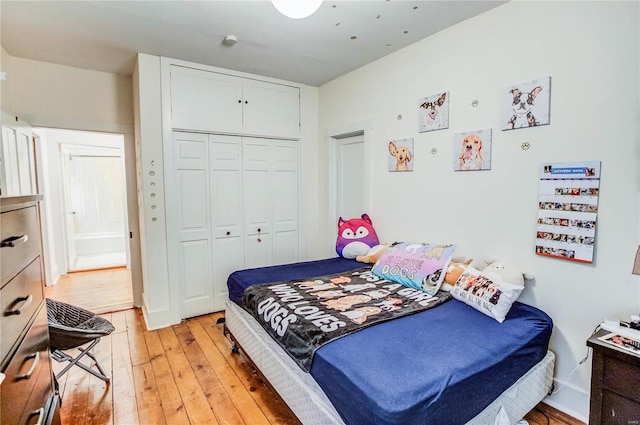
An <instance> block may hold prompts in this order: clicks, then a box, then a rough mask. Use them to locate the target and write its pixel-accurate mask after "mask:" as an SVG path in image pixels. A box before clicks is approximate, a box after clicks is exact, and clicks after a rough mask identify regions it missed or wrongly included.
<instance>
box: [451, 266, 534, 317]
mask: <svg viewBox="0 0 640 425" xmlns="http://www.w3.org/2000/svg"><path fill="white" fill-rule="evenodd" d="M523 289H524V286H522V285H516V284H514V283H509V282H507V281H505V280H504V279H502V278H501V277H500V275H498V274H497V273H492V272H488V273H485V272H481V271H480V270H478V269H475V268H473V267H471V266H468V267H467V269H466V270H465V272H464V273H462V275H461V276H460V278H459V279H458V281H457V282H456V284H455V285H454V286H453V289H452V290H451V295H452V296H453V298H455V299H457V300H460V301H462V302H463V303H465V304H467V305H469V306H471V307H473V308H475V309H476V310H478V311H479V312H481V313H484V314H486V315H487V316H489V317H493V318H494V319H496V320H497V321H498V322H500V323H502V322H504V319H505V317H506V316H507V313H509V310H510V309H511V305H512V304H513V303H514V302H515V301H516V300H517V299H518V297H519V296H520V293H522V290H523Z"/></svg>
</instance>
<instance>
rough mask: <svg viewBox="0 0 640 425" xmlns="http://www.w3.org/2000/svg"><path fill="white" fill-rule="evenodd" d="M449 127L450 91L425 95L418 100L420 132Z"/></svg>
mask: <svg viewBox="0 0 640 425" xmlns="http://www.w3.org/2000/svg"><path fill="white" fill-rule="evenodd" d="M443 128H449V92H444V93H442V92H441V93H438V94H434V95H433V96H428V97H423V98H422V99H420V100H419V101H418V132H420V133H424V132H426V131H433V130H441V129H443Z"/></svg>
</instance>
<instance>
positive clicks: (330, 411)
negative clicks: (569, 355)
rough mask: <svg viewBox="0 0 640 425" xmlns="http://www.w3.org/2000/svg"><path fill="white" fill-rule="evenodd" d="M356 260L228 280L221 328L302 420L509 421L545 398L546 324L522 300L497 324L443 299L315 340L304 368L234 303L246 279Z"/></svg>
mask: <svg viewBox="0 0 640 425" xmlns="http://www.w3.org/2000/svg"><path fill="white" fill-rule="evenodd" d="M362 266H363V264H362V263H358V262H356V261H353V260H347V259H344V258H331V259H325V260H319V261H311V262H302V263H295V264H287V265H282V266H272V267H263V268H258V269H246V270H240V271H236V272H234V273H232V274H231V275H230V276H229V278H228V282H227V286H228V289H229V300H228V301H227V304H226V314H225V318H226V327H227V330H228V331H229V333H230V334H231V337H232V338H233V340H234V341H236V342H237V343H238V345H239V346H240V347H241V348H242V351H243V352H245V354H246V355H247V356H248V357H249V358H250V360H251V361H252V362H253V363H254V364H255V365H256V367H257V368H258V369H259V370H260V372H261V373H262V374H263V375H264V376H265V378H266V379H267V380H268V381H269V383H270V384H271V386H272V387H273V388H274V389H275V390H276V391H277V392H278V393H279V394H280V396H281V397H282V398H283V399H284V401H285V402H286V403H287V404H288V405H289V407H290V408H291V409H292V411H293V412H294V413H295V414H296V416H297V417H298V418H299V419H300V420H301V422H302V423H304V424H334V423H335V424H342V423H346V424H399V423H402V424H414V423H415V424H464V423H471V424H494V423H500V424H504V423H516V422H517V421H518V420H519V419H521V418H522V417H523V416H524V415H525V414H526V413H527V412H528V411H530V410H531V409H532V408H533V407H534V406H535V405H536V404H537V403H538V402H539V401H540V400H542V399H543V398H544V397H545V396H546V395H547V394H548V392H549V391H550V389H551V385H552V378H553V366H554V359H555V358H554V355H553V353H552V352H551V351H549V350H548V344H549V338H550V336H551V330H552V327H553V323H552V320H551V318H550V317H549V316H548V315H546V314H545V313H544V312H542V311H541V310H539V309H537V308H535V307H532V306H529V305H526V304H523V303H519V302H515V303H514V304H513V306H512V307H511V310H510V311H509V313H508V315H507V318H506V320H505V321H504V322H503V323H499V322H497V321H496V320H494V319H492V318H490V317H488V316H486V315H485V314H482V313H480V312H478V311H477V310H475V309H473V308H471V307H469V306H468V305H466V304H464V303H462V302H460V301H458V300H456V299H450V300H448V301H446V302H444V303H442V304H440V305H438V306H437V307H435V308H430V309H428V310H425V311H420V312H417V313H414V314H410V315H407V316H404V317H401V318H398V319H394V320H390V321H386V322H383V323H379V324H376V325H375V326H371V327H367V328H364V329H362V330H360V331H358V332H355V333H352V334H349V335H347V336H344V337H341V338H339V339H336V340H334V341H332V342H330V343H328V344H326V345H323V346H321V347H320V348H319V349H317V351H316V352H315V355H314V357H313V362H312V364H311V367H310V371H309V372H308V373H307V372H305V371H304V370H303V369H301V368H300V367H299V364H298V363H296V362H295V361H294V360H293V359H292V357H291V356H290V355H289V354H287V353H286V352H285V351H284V350H283V349H282V347H281V345H280V344H279V343H277V342H276V341H275V340H274V339H273V338H271V337H270V336H269V334H268V333H267V331H266V330H265V328H263V326H262V325H261V324H260V323H258V321H256V320H255V318H254V317H253V316H252V315H251V314H250V313H249V312H248V311H247V310H245V308H244V307H243V306H242V298H243V294H244V293H245V291H247V290H248V289H249V288H251V287H252V286H254V285H258V284H262V283H270V282H283V281H289V280H295V279H298V280H299V279H306V278H312V277H315V276H323V275H328V274H332V273H346V272H349V271H351V270H354V269H357V268H360V267H362ZM497 420H499V422H497Z"/></svg>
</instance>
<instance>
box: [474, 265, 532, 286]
mask: <svg viewBox="0 0 640 425" xmlns="http://www.w3.org/2000/svg"><path fill="white" fill-rule="evenodd" d="M482 272H483V273H495V274H497V275H498V276H500V277H501V278H502V280H504V281H506V282H509V283H513V284H514V285H520V286H524V281H525V279H526V280H533V279H535V276H533V275H532V274H531V273H524V272H523V271H522V270H520V268H519V267H518V266H517V265H515V264H513V263H510V262H508V261H489V265H488V266H487V267H485V269H484V270H483V271H482Z"/></svg>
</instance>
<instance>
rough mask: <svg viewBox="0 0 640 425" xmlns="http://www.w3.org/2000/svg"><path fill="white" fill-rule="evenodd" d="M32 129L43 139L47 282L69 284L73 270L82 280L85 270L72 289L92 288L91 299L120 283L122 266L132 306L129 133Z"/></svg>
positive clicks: (39, 148)
mask: <svg viewBox="0 0 640 425" xmlns="http://www.w3.org/2000/svg"><path fill="white" fill-rule="evenodd" d="M33 131H34V134H37V136H38V138H39V140H38V143H37V149H36V151H37V152H36V153H37V157H38V161H39V162H40V163H41V165H42V167H41V169H42V174H43V177H42V179H39V181H40V182H41V193H42V194H43V197H44V199H43V203H42V213H41V222H42V233H43V251H44V254H45V255H44V262H45V276H46V280H47V285H48V286H50V285H54V284H56V283H59V284H60V285H56V286H57V287H58V286H64V285H68V283H67V281H68V280H69V277H70V276H71V275H75V276H72V277H73V278H74V279H73V280H74V281H77V280H78V278H79V277H80V275H78V274H77V273H78V272H82V276H83V278H82V280H81V281H82V284H80V285H75V286H74V289H73V292H76V293H77V292H78V291H87V296H88V297H90V298H94V299H98V298H101V299H103V300H106V299H108V298H109V294H108V292H109V291H110V289H111V290H112V289H113V286H114V285H115V283H113V285H111V288H110V284H109V282H112V281H113V280H114V279H113V276H114V273H113V272H112V271H113V270H114V268H119V269H121V270H120V272H119V273H118V280H119V281H121V282H122V281H124V282H127V283H126V286H127V288H126V293H127V295H126V298H127V301H126V304H130V305H129V307H131V306H133V298H132V296H131V295H130V294H131V293H132V288H131V254H130V247H129V225H128V219H127V217H128V214H127V197H126V176H125V149H124V136H123V135H122V134H113V133H99V132H90V131H76V130H62V129H52V128H34V129H33ZM86 273H90V274H91V277H90V278H87V277H86ZM123 274H124V275H126V276H123ZM52 289H53V288H52ZM60 289H61V288H55V290H56V291H59V290H60ZM101 290H105V291H107V292H106V293H104V294H102V293H100V291H101ZM76 295H77V294H76ZM128 300H130V302H129V301H128ZM62 301H65V300H64V299H63V300H62ZM119 304H122V303H120V302H119ZM120 308H122V306H119V307H118V309H120ZM105 309H106V310H108V306H105Z"/></svg>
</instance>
